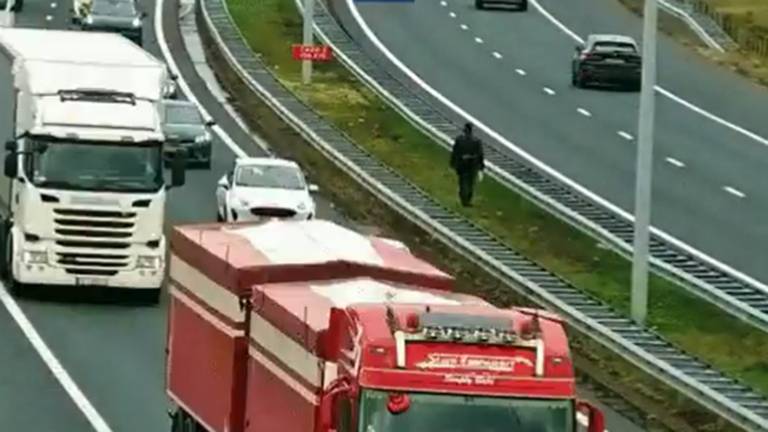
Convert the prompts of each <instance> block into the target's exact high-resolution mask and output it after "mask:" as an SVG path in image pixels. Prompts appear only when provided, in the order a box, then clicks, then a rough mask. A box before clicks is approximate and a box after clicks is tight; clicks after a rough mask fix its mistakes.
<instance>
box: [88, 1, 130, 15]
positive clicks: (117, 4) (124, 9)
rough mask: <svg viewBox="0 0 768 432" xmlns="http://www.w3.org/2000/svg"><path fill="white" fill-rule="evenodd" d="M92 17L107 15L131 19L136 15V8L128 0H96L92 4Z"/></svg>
mask: <svg viewBox="0 0 768 432" xmlns="http://www.w3.org/2000/svg"><path fill="white" fill-rule="evenodd" d="M91 10H92V12H93V14H94V15H109V16H118V17H133V16H136V15H138V14H137V13H136V7H135V6H134V4H133V2H132V1H130V0H96V1H94V2H93V7H92V9H91Z"/></svg>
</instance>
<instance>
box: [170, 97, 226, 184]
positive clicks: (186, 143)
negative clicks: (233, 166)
mask: <svg viewBox="0 0 768 432" xmlns="http://www.w3.org/2000/svg"><path fill="white" fill-rule="evenodd" d="M213 124H214V122H213V121H205V120H204V119H203V117H202V116H201V115H200V111H198V109H197V107H196V106H195V104H193V103H192V102H189V101H183V100H165V101H163V133H164V134H165V147H164V148H165V150H164V155H165V160H166V161H170V160H171V159H172V158H173V154H174V153H175V152H176V151H177V150H179V149H184V151H185V152H186V159H187V163H188V164H190V165H199V166H202V167H204V168H206V169H207V168H210V167H211V148H212V145H211V132H210V130H209V128H210V127H211V126H213Z"/></svg>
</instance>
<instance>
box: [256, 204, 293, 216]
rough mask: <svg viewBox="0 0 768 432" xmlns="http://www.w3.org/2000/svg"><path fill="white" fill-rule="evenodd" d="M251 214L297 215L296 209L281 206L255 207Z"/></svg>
mask: <svg viewBox="0 0 768 432" xmlns="http://www.w3.org/2000/svg"><path fill="white" fill-rule="evenodd" d="M251 214H252V215H254V216H262V217H276V218H289V217H293V216H296V211H295V210H291V209H287V208H280V207H253V208H251Z"/></svg>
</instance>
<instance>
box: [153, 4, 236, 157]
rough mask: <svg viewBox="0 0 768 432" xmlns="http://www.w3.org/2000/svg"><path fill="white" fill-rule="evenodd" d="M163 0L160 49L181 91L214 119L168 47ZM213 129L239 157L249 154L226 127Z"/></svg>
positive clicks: (159, 9) (158, 22)
mask: <svg viewBox="0 0 768 432" xmlns="http://www.w3.org/2000/svg"><path fill="white" fill-rule="evenodd" d="M162 19H163V0H157V1H156V2H155V22H154V26H155V34H156V35H157V44H158V45H159V46H160V51H161V52H162V53H163V57H164V58H165V62H166V63H167V64H168V67H169V68H170V69H171V72H173V73H174V74H175V75H176V76H178V77H179V78H178V84H179V87H181V91H182V92H184V95H185V96H186V97H187V99H189V101H190V102H192V103H193V104H195V105H196V106H197V109H199V110H200V112H201V113H202V114H203V117H205V118H206V120H207V119H212V118H213V117H211V115H210V114H209V113H208V110H206V109H205V107H204V106H203V104H201V103H200V101H199V100H198V99H197V97H196V96H195V94H194V93H192V89H190V87H189V84H187V81H186V80H185V79H184V77H183V76H182V75H181V72H180V71H179V67H178V66H177V65H176V61H175V60H174V59H173V56H171V50H170V48H168V43H167V42H166V40H165V29H164V28H163V21H162ZM211 129H212V130H213V131H214V132H215V133H216V135H218V136H219V138H221V140H222V141H223V142H224V144H226V145H227V147H229V148H230V149H231V150H232V152H233V153H234V154H235V155H237V156H238V157H246V156H248V153H246V152H245V151H243V149H241V148H240V147H239V146H238V145H237V144H236V143H235V140H233V139H232V137H230V136H229V135H228V134H227V133H226V132H224V129H222V128H221V126H219V125H218V124H215V125H213V126H212V127H211Z"/></svg>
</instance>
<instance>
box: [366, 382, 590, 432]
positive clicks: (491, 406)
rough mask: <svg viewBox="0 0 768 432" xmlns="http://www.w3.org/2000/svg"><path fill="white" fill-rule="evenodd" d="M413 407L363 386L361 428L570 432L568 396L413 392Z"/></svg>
mask: <svg viewBox="0 0 768 432" xmlns="http://www.w3.org/2000/svg"><path fill="white" fill-rule="evenodd" d="M408 397H409V398H410V408H409V409H408V410H407V411H406V412H404V413H400V414H391V413H390V412H389V410H388V409H387V402H388V400H389V392H385V391H378V390H364V391H363V393H362V397H361V401H360V422H361V423H360V428H358V430H359V431H360V432H572V431H574V430H575V429H574V424H573V422H574V411H573V403H572V401H570V400H545V399H513V398H498V397H483V396H465V395H446V394H431V393H409V395H408Z"/></svg>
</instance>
